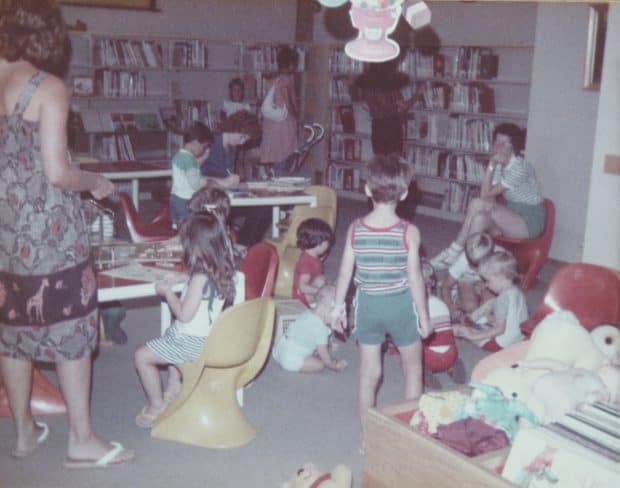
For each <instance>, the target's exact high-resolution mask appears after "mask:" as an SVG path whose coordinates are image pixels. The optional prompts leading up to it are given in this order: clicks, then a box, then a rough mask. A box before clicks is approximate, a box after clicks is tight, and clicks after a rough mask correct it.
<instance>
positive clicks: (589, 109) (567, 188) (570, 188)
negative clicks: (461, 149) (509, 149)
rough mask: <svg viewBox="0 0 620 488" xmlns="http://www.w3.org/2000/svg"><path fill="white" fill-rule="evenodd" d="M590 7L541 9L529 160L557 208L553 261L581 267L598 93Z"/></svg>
mask: <svg viewBox="0 0 620 488" xmlns="http://www.w3.org/2000/svg"><path fill="white" fill-rule="evenodd" d="M587 21H588V7H587V5H586V4H576V5H557V4H555V5H545V4H541V5H539V7H538V20H537V26H536V48H535V51H534V63H533V73H532V88H531V91H530V108H529V114H530V115H529V122H528V138H527V147H526V156H527V158H528V159H529V160H530V161H531V162H532V163H533V165H534V167H535V168H536V171H537V174H538V177H539V179H540V181H541V182H542V185H543V192H544V194H545V196H547V197H549V198H550V199H551V200H553V202H554V203H555V206H556V223H555V234H554V238H553V245H552V247H551V256H552V257H554V258H556V259H559V260H562V261H569V262H574V261H580V260H581V255H582V251H583V238H584V229H585V219H586V204H587V200H588V193H587V188H588V186H589V181H590V171H591V167H592V148H593V145H594V127H595V121H596V113H597V110H598V101H599V93H598V92H597V91H589V90H584V89H583V75H584V65H585V50H586V37H587V26H588V22H587Z"/></svg>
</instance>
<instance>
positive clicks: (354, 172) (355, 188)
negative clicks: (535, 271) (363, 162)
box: [327, 164, 366, 193]
mask: <svg viewBox="0 0 620 488" xmlns="http://www.w3.org/2000/svg"><path fill="white" fill-rule="evenodd" d="M327 184H328V185H329V186H330V187H332V188H333V189H334V190H345V191H352V192H357V193H363V192H364V185H365V184H366V181H365V180H364V178H363V174H362V170H361V168H353V167H351V166H345V165H339V164H330V165H329V167H328V168H327Z"/></svg>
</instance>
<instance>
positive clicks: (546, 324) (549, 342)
mask: <svg viewBox="0 0 620 488" xmlns="http://www.w3.org/2000/svg"><path fill="white" fill-rule="evenodd" d="M525 359H528V360H529V359H553V360H556V361H560V362H562V363H564V364H565V365H566V366H570V367H573V368H583V369H587V370H590V371H596V370H597V369H599V368H600V367H601V366H603V364H604V363H605V356H604V355H603V353H602V352H601V351H600V349H599V348H598V347H597V346H596V344H595V343H594V341H593V340H592V338H591V336H590V333H589V332H588V331H587V330H586V329H585V328H584V327H582V326H581V324H580V323H579V320H577V317H575V314H574V313H573V312H570V311H568V310H559V311H557V312H553V313H550V314H549V315H547V316H546V317H545V318H544V319H543V320H542V321H541V322H540V324H538V326H537V327H536V328H535V329H534V332H533V333H532V338H531V340H530V347H529V348H528V351H527V354H526V355H525Z"/></svg>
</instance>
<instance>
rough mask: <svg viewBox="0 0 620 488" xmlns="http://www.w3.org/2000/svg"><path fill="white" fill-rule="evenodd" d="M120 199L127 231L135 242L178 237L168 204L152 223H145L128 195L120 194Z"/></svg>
mask: <svg viewBox="0 0 620 488" xmlns="http://www.w3.org/2000/svg"><path fill="white" fill-rule="evenodd" d="M118 197H119V199H120V201H121V206H122V207H123V212H124V213H125V222H126V223H127V229H129V234H130V235H131V240H132V241H133V242H158V241H165V240H167V239H170V238H171V237H174V236H176V235H177V231H176V230H175V229H173V228H172V219H171V217H170V208H169V206H168V203H167V202H165V203H164V205H163V206H162V207H161V209H160V210H159V212H158V213H157V215H156V216H155V218H154V219H153V220H151V222H149V223H145V222H143V221H142V219H141V218H140V215H138V211H137V210H136V207H135V206H134V204H133V201H132V200H131V197H130V196H129V195H128V194H127V193H124V192H120V193H119V194H118Z"/></svg>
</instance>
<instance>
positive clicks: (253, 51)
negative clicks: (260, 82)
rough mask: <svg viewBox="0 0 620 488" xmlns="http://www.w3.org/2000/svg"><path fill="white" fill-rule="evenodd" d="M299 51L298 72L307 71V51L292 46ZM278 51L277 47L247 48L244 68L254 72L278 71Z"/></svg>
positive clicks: (244, 56) (300, 47)
mask: <svg viewBox="0 0 620 488" xmlns="http://www.w3.org/2000/svg"><path fill="white" fill-rule="evenodd" d="M290 47H291V48H293V49H295V50H296V51H297V55H298V62H297V71H305V69H306V49H305V48H304V47H302V46H290ZM278 49H279V46H277V45H265V46H250V47H247V48H246V49H245V51H244V55H243V66H244V68H245V69H249V70H253V71H266V72H269V71H277V70H278V61H277V56H278Z"/></svg>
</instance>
